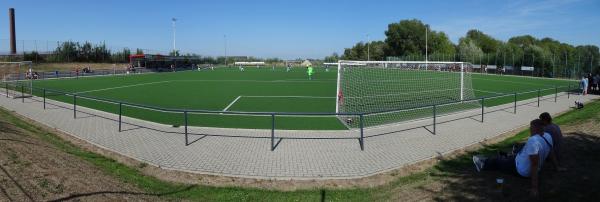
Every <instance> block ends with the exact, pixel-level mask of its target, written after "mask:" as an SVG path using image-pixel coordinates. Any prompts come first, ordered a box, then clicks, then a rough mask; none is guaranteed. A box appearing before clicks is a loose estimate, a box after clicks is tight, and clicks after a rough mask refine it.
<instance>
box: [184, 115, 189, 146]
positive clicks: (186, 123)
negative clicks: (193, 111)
mask: <svg viewBox="0 0 600 202" xmlns="http://www.w3.org/2000/svg"><path fill="white" fill-rule="evenodd" d="M183 124H184V125H185V126H184V128H185V129H184V130H185V146H188V145H189V142H188V112H187V111H183Z"/></svg>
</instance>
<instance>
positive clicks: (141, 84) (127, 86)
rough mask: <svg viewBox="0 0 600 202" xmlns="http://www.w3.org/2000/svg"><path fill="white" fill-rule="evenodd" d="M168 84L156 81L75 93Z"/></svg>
mask: <svg viewBox="0 0 600 202" xmlns="http://www.w3.org/2000/svg"><path fill="white" fill-rule="evenodd" d="M168 82H172V81H157V82H148V83H140V84H133V85H126V86H117V87H112V88H102V89H96V90H88V91H81V92H77V93H91V92H98V91H106V90H114V89H119V88H129V87H135V86H144V85H152V84H157V83H168Z"/></svg>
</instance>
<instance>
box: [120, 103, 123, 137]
mask: <svg viewBox="0 0 600 202" xmlns="http://www.w3.org/2000/svg"><path fill="white" fill-rule="evenodd" d="M122 116H123V103H120V102H119V132H121V122H122Z"/></svg>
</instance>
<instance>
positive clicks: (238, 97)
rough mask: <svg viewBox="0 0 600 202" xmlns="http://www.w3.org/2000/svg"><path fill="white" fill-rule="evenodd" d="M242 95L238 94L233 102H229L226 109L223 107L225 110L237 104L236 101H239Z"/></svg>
mask: <svg viewBox="0 0 600 202" xmlns="http://www.w3.org/2000/svg"><path fill="white" fill-rule="evenodd" d="M241 97H242V96H241V95H240V96H237V97H236V98H235V100H233V101H231V103H229V105H227V107H225V109H223V111H227V110H228V109H229V108H230V107H231V106H233V104H235V102H237V101H238V100H239V99H240V98H241Z"/></svg>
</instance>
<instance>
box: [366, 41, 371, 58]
mask: <svg viewBox="0 0 600 202" xmlns="http://www.w3.org/2000/svg"><path fill="white" fill-rule="evenodd" d="M367 61H371V38H370V37H369V34H367Z"/></svg>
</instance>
